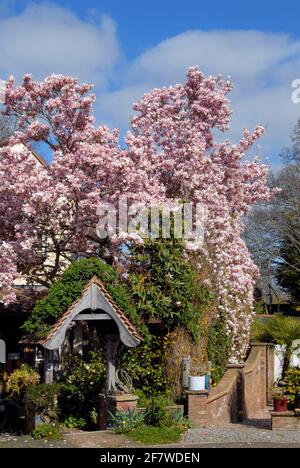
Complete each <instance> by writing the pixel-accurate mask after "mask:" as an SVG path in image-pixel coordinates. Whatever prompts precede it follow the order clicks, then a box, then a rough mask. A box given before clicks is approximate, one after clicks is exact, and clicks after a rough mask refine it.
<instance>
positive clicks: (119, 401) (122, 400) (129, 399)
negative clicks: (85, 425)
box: [107, 393, 139, 414]
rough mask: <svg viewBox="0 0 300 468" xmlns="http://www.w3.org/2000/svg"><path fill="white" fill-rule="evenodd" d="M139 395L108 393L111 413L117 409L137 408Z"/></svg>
mask: <svg viewBox="0 0 300 468" xmlns="http://www.w3.org/2000/svg"><path fill="white" fill-rule="evenodd" d="M138 399H139V397H138V396H136V395H130V394H127V393H126V394H124V395H108V397H107V402H108V408H109V411H110V412H111V413H113V414H114V413H115V412H116V411H129V410H131V411H133V410H135V409H136V408H137V403H138Z"/></svg>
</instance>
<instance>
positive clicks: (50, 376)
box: [44, 349, 53, 384]
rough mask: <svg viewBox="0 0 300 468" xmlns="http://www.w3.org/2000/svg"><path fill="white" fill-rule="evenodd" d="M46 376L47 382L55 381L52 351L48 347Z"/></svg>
mask: <svg viewBox="0 0 300 468" xmlns="http://www.w3.org/2000/svg"><path fill="white" fill-rule="evenodd" d="M44 378H45V383H46V384H52V383H53V362H52V351H49V350H48V349H45V360H44Z"/></svg>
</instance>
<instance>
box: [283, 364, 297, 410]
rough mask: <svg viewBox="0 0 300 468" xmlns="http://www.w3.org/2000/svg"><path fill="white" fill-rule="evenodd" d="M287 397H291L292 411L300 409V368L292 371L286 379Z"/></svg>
mask: <svg viewBox="0 0 300 468" xmlns="http://www.w3.org/2000/svg"><path fill="white" fill-rule="evenodd" d="M284 384H285V395H286V396H288V397H289V405H290V409H292V410H294V409H296V408H300V368H294V369H290V370H289V371H288V372H287V374H286V377H285V379H284Z"/></svg>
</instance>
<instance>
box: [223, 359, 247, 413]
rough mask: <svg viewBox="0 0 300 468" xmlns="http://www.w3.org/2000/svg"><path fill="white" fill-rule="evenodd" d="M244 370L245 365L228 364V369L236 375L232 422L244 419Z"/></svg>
mask: <svg viewBox="0 0 300 468" xmlns="http://www.w3.org/2000/svg"><path fill="white" fill-rule="evenodd" d="M244 368H245V364H228V366H227V369H228V370H231V371H233V372H235V373H236V388H235V392H234V394H233V395H234V398H235V402H234V403H233V404H232V407H231V415H230V417H231V422H242V421H243V419H244V406H245V405H244V393H245V392H244Z"/></svg>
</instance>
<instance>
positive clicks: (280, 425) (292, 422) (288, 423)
mask: <svg viewBox="0 0 300 468" xmlns="http://www.w3.org/2000/svg"><path fill="white" fill-rule="evenodd" d="M271 416H272V430H273V431H300V417H299V415H297V414H295V413H293V412H290V411H289V412H287V413H275V412H272V413H271Z"/></svg>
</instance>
